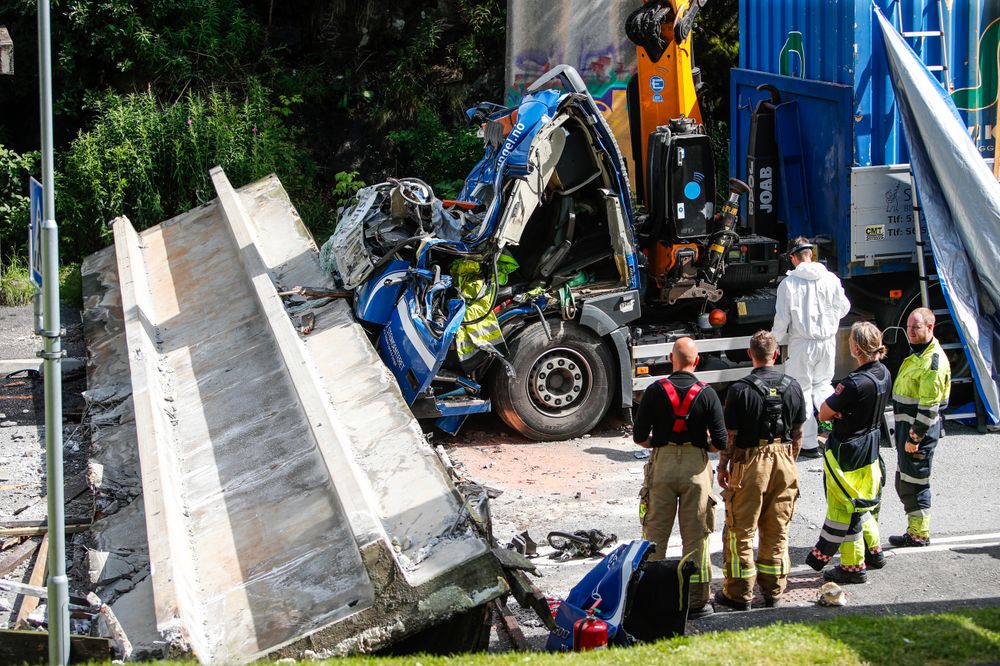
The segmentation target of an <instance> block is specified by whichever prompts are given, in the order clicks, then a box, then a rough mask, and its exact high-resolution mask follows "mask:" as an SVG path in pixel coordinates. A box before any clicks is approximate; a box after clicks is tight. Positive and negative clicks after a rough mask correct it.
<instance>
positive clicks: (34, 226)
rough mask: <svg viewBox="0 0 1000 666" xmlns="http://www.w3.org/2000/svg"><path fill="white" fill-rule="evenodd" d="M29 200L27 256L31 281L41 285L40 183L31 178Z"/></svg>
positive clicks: (41, 217) (38, 285) (37, 285)
mask: <svg viewBox="0 0 1000 666" xmlns="http://www.w3.org/2000/svg"><path fill="white" fill-rule="evenodd" d="M28 197H29V198H30V200H31V224H30V226H29V228H28V230H29V233H28V258H29V260H30V262H31V283H32V284H34V285H35V286H36V287H39V288H41V286H42V220H43V219H44V217H43V216H42V184H41V183H39V182H38V181H37V180H35V179H34V178H32V179H31V180H30V182H29V183H28Z"/></svg>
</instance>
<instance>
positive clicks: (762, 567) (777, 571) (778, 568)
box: [757, 560, 786, 576]
mask: <svg viewBox="0 0 1000 666" xmlns="http://www.w3.org/2000/svg"><path fill="white" fill-rule="evenodd" d="M757 571H759V572H761V573H765V574H771V575H772V576H784V575H785V573H786V572H785V567H784V566H783V565H775V564H764V563H763V562H761V561H760V560H758V561H757Z"/></svg>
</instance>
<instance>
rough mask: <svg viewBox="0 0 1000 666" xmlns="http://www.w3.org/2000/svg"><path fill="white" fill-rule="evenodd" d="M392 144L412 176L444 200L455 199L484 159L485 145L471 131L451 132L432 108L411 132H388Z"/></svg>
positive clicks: (421, 112) (422, 113)
mask: <svg viewBox="0 0 1000 666" xmlns="http://www.w3.org/2000/svg"><path fill="white" fill-rule="evenodd" d="M387 137H388V139H389V141H391V142H392V143H394V144H395V145H396V146H397V147H399V148H401V149H402V150H403V151H404V152H405V157H406V158H407V163H408V164H409V165H410V167H411V168H412V169H413V172H412V173H400V174H397V175H398V176H416V177H417V178H420V179H422V180H424V181H426V182H428V183H430V185H431V187H433V188H434V193H435V194H436V195H437V196H438V197H439V198H441V199H450V198H454V196H455V195H456V194H458V191H459V190H460V189H461V188H462V182H463V180H464V179H465V176H466V175H467V174H468V172H469V170H470V169H471V168H472V167H473V165H475V163H476V162H477V161H478V160H479V159H480V158H481V157H482V155H483V142H482V140H481V139H479V138H478V137H476V134H475V132H473V131H472V130H471V129H469V128H468V127H457V128H452V129H449V128H447V127H445V125H444V123H443V122H442V121H441V118H440V117H438V115H437V114H436V113H434V111H433V110H432V109H430V108H429V107H426V106H425V107H422V108H421V109H420V110H419V111H418V112H417V116H416V120H415V121H414V125H413V128H412V129H405V130H399V131H396V132H389V134H388V135H387Z"/></svg>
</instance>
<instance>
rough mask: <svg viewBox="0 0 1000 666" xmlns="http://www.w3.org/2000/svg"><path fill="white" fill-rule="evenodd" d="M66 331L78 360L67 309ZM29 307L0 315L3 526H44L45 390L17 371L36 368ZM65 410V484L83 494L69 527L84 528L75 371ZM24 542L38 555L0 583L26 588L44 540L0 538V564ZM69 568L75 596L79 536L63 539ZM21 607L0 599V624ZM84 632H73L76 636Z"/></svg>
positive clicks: (82, 445)
mask: <svg viewBox="0 0 1000 666" xmlns="http://www.w3.org/2000/svg"><path fill="white" fill-rule="evenodd" d="M62 318H63V327H64V328H65V329H66V337H65V338H64V340H65V342H64V348H65V349H67V353H68V357H69V358H75V357H77V356H78V355H80V354H82V350H83V340H82V334H81V333H82V329H81V326H80V317H79V313H78V312H76V311H74V310H71V309H64V311H63V313H62ZM31 320H32V311H31V308H30V307H28V308H6V307H5V308H0V364H2V365H3V372H0V520H2V521H15V520H16V521H24V520H42V519H44V518H45V516H46V511H47V492H46V482H47V479H46V473H45V469H46V463H45V412H44V402H43V383H42V381H41V377H40V376H39V375H37V374H36V373H34V372H24V371H21V372H15V370H16V369H18V368H21V367H28V366H30V365H31V364H33V363H37V361H35V359H34V357H35V351H36V350H38V349H40V348H41V339H40V338H38V337H37V336H35V335H34V334H33V333H32V324H31ZM63 384H64V395H66V396H68V398H67V399H66V400H65V404H64V411H63V414H64V418H63V445H64V454H63V456H64V459H63V463H64V472H63V473H64V478H65V479H66V484H67V486H68V487H72V488H75V489H79V490H82V492H80V493H79V494H78V495H77V492H76V490H73V491H71V492H72V494H74V495H77V497H76V499H72V498H67V500H69V501H67V504H66V518H67V520H68V521H81V520H82V521H88V522H89V520H90V519H91V517H92V515H93V512H94V507H93V496H92V494H91V493H90V492H89V491H88V490H86V489H85V488H86V484H85V483H84V481H85V477H86V471H87V456H88V452H89V437H88V433H87V432H86V430H85V428H84V427H83V426H82V425H81V423H80V419H81V416H82V411H83V403H82V399H81V398H80V392H81V391H82V390H83V388H84V380H83V377H82V374H81V373H80V372H71V373H66V374H65V375H64V378H63ZM22 541H30V542H32V543H34V544H35V545H36V552H35V554H33V555H31V556H30V557H29V558H28V559H27V560H25V561H23V562H22V563H21V564H20V565H18V566H17V567H16V568H14V569H13V570H12V571H10V572H8V573H6V574H5V575H4V576H3V577H4V578H7V579H9V580H16V581H20V582H23V583H27V582H28V581H29V578H30V576H31V571H32V568H33V567H34V566H35V561H36V558H37V547H38V546H39V545H40V544H41V541H42V538H41V537H18V538H0V550H2V551H3V552H0V557H2V556H3V553H4V552H7V551H9V550H11V549H13V548H15V547H17V546H18V544H20V543H21V542H22ZM66 552H67V567H68V570H69V573H70V576H71V579H72V580H73V583H71V585H73V587H74V591H75V590H76V589H80V585H78V583H80V582H82V577H80V572H81V571H82V568H81V567H79V566H77V567H74V566H72V564H73V563H79V562H82V560H83V557H84V554H85V548H84V535H83V534H77V535H71V536H70V537H68V538H67V549H66ZM21 603H22V602H21V600H20V599H18V598H17V597H16V596H15V595H13V594H10V593H6V592H0V625H2V626H5V627H7V626H12V624H13V622H14V620H15V618H16V617H17V614H18V611H19V610H20V606H21ZM44 614H45V604H44V602H43V603H41V604H40V605H39V607H38V609H37V610H35V611H34V612H33V613H32V614H31V615H30V616H29V620H30V621H32V622H35V621H38V622H40V621H41V620H42V619H43V618H44V616H45V615H44ZM80 628H82V627H79V626H78V627H77V629H78V630H79V629H80Z"/></svg>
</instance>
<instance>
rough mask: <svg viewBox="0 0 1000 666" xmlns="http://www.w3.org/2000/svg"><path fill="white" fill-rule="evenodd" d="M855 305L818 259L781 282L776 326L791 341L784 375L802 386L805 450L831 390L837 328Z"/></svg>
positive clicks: (778, 333)
mask: <svg viewBox="0 0 1000 666" xmlns="http://www.w3.org/2000/svg"><path fill="white" fill-rule="evenodd" d="M850 309H851V303H850V301H848V300H847V295H846V294H845V293H844V287H843V285H842V284H840V278H838V277H837V276H836V275H834V274H833V273H831V272H830V271H828V270H827V269H826V266H824V265H823V264H821V263H819V262H816V261H809V262H802V263H800V264H799V265H798V266H796V267H795V270H792V271H788V277H787V278H785V279H784V280H782V281H781V284H779V285H778V301H777V304H776V306H775V313H774V328H772V329H771V332H772V333H773V334H774V336H775V338H777V340H778V342H779V344H786V343H787V344H788V361H787V363H786V364H785V373H786V374H788V375H789V376H791V377H793V378H794V379H795V380H796V381H798V383H799V384H800V385H801V386H802V397H803V399H804V401H805V406H806V413H807V414H808V416H809V420H807V421H806V422H805V425H804V426H802V448H803V449H814V448H816V447H817V446H819V442H818V441H817V440H816V435H817V432H818V430H817V424H816V417H815V415H814V414H813V408H814V407H815V409H816V410H817V411H818V410H819V408H820V407H821V406H822V405H823V403H824V402H825V401H826V399H827V398H829V397H830V395H831V394H832V393H833V387H832V386H831V383H832V382H833V372H834V362H835V359H836V355H837V329H838V328H839V326H840V320H841V318H843V316H844V315H846V314H847V313H848V311H850Z"/></svg>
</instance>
